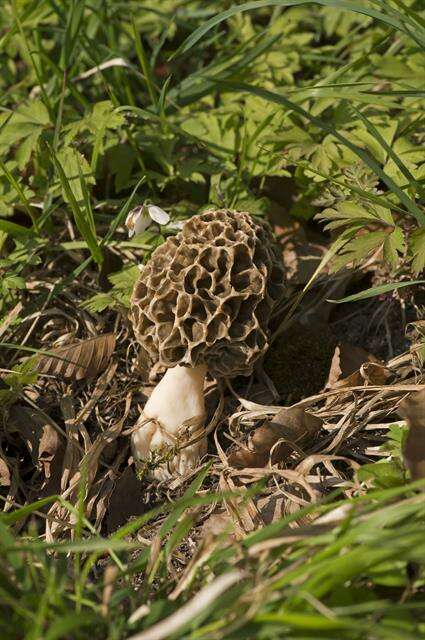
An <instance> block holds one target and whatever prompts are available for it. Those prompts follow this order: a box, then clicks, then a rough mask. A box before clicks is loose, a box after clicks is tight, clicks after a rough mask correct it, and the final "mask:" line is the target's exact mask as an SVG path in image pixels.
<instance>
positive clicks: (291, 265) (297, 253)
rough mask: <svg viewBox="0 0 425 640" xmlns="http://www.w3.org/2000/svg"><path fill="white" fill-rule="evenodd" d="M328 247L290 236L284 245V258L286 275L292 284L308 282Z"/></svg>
mask: <svg viewBox="0 0 425 640" xmlns="http://www.w3.org/2000/svg"><path fill="white" fill-rule="evenodd" d="M325 253H326V248H325V247H322V246H321V245H318V244H313V243H312V242H300V241H297V240H293V239H292V238H290V239H289V240H287V241H286V242H285V244H284V246H283V251H282V258H283V264H284V265H285V268H286V274H287V275H286V277H287V280H288V283H289V284H291V285H295V286H297V285H304V284H306V283H307V282H308V281H309V280H310V278H311V277H312V275H313V273H314V272H315V271H316V269H317V267H318V266H319V264H320V261H321V260H322V258H323V256H324V254H325Z"/></svg>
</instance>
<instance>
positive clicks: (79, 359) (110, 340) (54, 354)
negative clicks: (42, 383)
mask: <svg viewBox="0 0 425 640" xmlns="http://www.w3.org/2000/svg"><path fill="white" fill-rule="evenodd" d="M114 349H115V335H114V334H112V333H108V334H106V335H102V336H97V337H96V338H88V339H87V340H82V341H81V342H77V343H76V344H70V345H66V346H64V347H59V348H56V349H51V350H49V352H50V353H49V355H46V356H41V357H40V358H39V359H38V362H37V371H38V373H41V374H45V375H54V376H57V377H59V378H63V379H67V380H82V379H84V378H94V377H95V376H96V375H97V374H98V373H100V372H102V371H103V370H104V369H106V367H107V366H108V364H109V361H110V359H111V356H112V354H113V352H114Z"/></svg>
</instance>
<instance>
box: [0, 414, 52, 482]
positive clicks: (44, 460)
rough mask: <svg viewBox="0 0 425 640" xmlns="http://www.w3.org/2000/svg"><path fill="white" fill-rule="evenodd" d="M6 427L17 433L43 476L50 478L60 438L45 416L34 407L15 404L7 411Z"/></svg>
mask: <svg viewBox="0 0 425 640" xmlns="http://www.w3.org/2000/svg"><path fill="white" fill-rule="evenodd" d="M8 427H9V430H10V431H11V432H16V433H19V435H20V437H21V438H22V439H23V440H24V442H25V444H26V446H27V448H28V451H29V452H30V454H31V458H32V461H33V464H34V465H36V466H37V467H38V468H39V469H40V470H42V471H43V472H44V476H45V478H50V475H51V465H52V462H53V459H54V457H55V455H56V454H57V452H58V450H59V448H60V446H61V440H60V437H59V434H58V433H57V431H56V430H55V429H54V427H53V426H52V425H51V424H50V423H49V422H48V420H47V419H46V418H45V416H44V415H43V414H42V413H41V412H39V411H37V410H36V409H31V408H30V407H26V406H23V405H19V404H17V405H14V406H13V407H11V409H10V411H9V420H8Z"/></svg>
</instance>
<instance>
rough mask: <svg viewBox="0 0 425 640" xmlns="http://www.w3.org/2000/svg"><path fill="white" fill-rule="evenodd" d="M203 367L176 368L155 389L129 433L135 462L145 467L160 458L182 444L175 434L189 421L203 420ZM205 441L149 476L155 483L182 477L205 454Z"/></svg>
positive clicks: (178, 455)
mask: <svg viewBox="0 0 425 640" xmlns="http://www.w3.org/2000/svg"><path fill="white" fill-rule="evenodd" d="M206 372H207V367H206V366H205V365H203V364H201V365H197V366H196V367H181V366H179V365H178V366H176V367H172V368H170V369H167V372H166V373H165V375H164V377H163V378H162V380H161V381H160V382H159V384H158V385H157V386H156V387H155V389H154V390H153V392H152V395H151V396H150V398H149V400H148V401H147V403H146V405H145V408H144V409H143V413H142V415H141V416H140V418H139V422H141V423H142V424H141V426H140V428H139V429H138V430H137V431H135V432H134V433H133V437H132V445H133V453H134V456H135V458H136V459H137V460H139V461H140V462H144V463H147V462H149V461H152V460H153V461H154V460H155V453H156V454H157V458H161V457H163V456H164V454H166V452H167V451H169V450H170V449H171V448H172V447H175V446H176V445H177V446H178V445H179V444H182V443H181V441H180V442H179V440H178V435H179V431H180V430H181V429H182V427H183V425H184V424H185V423H187V422H188V421H190V420H195V419H199V421H203V420H204V419H205V399H204V382H205V375H206ZM206 450H207V439H206V436H203V437H202V438H201V439H200V440H198V442H195V443H193V444H191V445H189V446H188V447H183V448H182V449H181V450H180V451H179V452H178V453H177V454H176V455H175V456H174V457H173V459H172V460H170V461H168V462H167V464H162V465H160V467H158V468H156V469H155V470H154V472H153V476H154V477H155V478H157V479H158V480H162V479H166V478H169V477H170V476H171V475H172V474H173V473H174V474H175V473H179V474H181V475H184V474H185V473H186V472H187V471H188V470H190V469H192V468H194V467H196V465H197V464H198V462H199V460H200V458H201V457H202V456H203V455H204V454H205V453H206Z"/></svg>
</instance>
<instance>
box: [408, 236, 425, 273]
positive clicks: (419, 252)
mask: <svg viewBox="0 0 425 640" xmlns="http://www.w3.org/2000/svg"><path fill="white" fill-rule="evenodd" d="M409 250H410V251H411V253H412V255H413V262H412V269H413V272H414V273H416V274H419V273H421V272H422V271H423V270H424V269H425V229H417V230H416V231H414V232H413V233H412V234H411V236H410V241H409Z"/></svg>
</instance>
